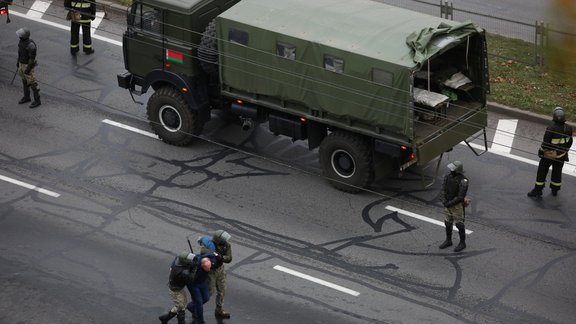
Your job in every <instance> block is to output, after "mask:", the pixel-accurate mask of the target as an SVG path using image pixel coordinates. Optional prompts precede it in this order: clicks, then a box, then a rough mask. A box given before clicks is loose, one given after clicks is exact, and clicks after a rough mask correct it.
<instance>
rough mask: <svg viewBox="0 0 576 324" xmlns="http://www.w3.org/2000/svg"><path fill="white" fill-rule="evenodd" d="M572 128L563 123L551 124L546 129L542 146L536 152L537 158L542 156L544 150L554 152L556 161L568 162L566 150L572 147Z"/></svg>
mask: <svg viewBox="0 0 576 324" xmlns="http://www.w3.org/2000/svg"><path fill="white" fill-rule="evenodd" d="M572 132H573V130H572V126H570V125H568V124H565V123H555V122H553V123H552V124H550V126H548V127H547V128H546V132H545V133H544V139H543V140H542V146H541V147H540V149H539V150H538V156H539V157H540V158H542V157H543V156H544V150H556V152H557V154H558V158H557V160H558V161H564V162H566V161H568V150H570V147H571V146H572Z"/></svg>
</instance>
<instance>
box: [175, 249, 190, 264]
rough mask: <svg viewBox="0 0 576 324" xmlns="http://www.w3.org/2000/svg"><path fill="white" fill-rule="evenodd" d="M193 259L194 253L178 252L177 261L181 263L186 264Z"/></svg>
mask: <svg viewBox="0 0 576 324" xmlns="http://www.w3.org/2000/svg"><path fill="white" fill-rule="evenodd" d="M193 259H194V254H193V253H190V252H187V251H183V252H181V253H180V254H178V262H179V263H180V264H182V265H186V264H190V263H192V260H193Z"/></svg>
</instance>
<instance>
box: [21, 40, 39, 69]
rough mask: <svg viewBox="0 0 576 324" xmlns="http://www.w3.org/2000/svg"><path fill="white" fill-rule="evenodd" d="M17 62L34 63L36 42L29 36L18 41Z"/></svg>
mask: <svg viewBox="0 0 576 324" xmlns="http://www.w3.org/2000/svg"><path fill="white" fill-rule="evenodd" d="M18 63H21V64H35V63H36V44H35V43H34V41H33V40H31V39H30V38H27V39H21V40H20V42H18Z"/></svg>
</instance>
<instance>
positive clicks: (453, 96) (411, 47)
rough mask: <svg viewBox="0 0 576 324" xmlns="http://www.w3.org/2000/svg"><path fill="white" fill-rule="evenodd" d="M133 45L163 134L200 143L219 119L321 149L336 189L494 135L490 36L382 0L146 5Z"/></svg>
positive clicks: (129, 46) (356, 186) (155, 0)
mask: <svg viewBox="0 0 576 324" xmlns="http://www.w3.org/2000/svg"><path fill="white" fill-rule="evenodd" d="M127 16H128V18H127V22H128V23H127V25H128V27H127V30H126V32H125V33H124V36H123V50H124V64H125V68H126V70H127V71H128V72H126V73H123V74H120V75H118V84H119V86H120V87H122V88H126V89H129V90H130V93H131V94H142V93H145V92H147V91H149V90H150V88H152V89H153V90H154V93H153V94H152V95H151V97H150V99H149V100H148V103H147V115H148V119H149V123H150V127H151V128H152V129H153V130H154V132H156V134H158V136H159V137H160V138H161V139H162V140H163V141H164V142H166V143H169V144H173V145H187V144H190V143H191V142H193V141H194V140H195V139H196V135H198V134H200V133H201V132H202V129H203V126H204V125H205V123H206V122H208V121H209V120H210V118H211V116H212V114H211V111H212V110H214V109H219V110H221V115H224V116H236V117H237V120H239V121H241V123H239V124H241V125H242V128H243V129H250V128H251V127H252V126H253V125H255V124H258V123H260V124H261V127H267V128H268V129H269V130H270V132H272V133H273V134H276V135H283V136H288V137H289V138H292V139H293V140H302V141H304V140H306V141H307V144H308V147H309V149H310V150H312V149H315V148H317V147H319V150H318V154H319V160H320V164H321V168H322V172H323V174H324V176H325V177H326V178H327V179H329V180H330V183H331V184H333V185H334V186H335V187H336V188H338V189H341V190H344V191H350V192H355V191H358V190H360V188H362V187H367V186H369V185H370V184H371V183H372V182H373V180H374V175H375V171H376V170H379V168H381V167H382V166H385V167H386V168H387V170H386V171H390V172H397V173H401V172H403V171H404V170H406V169H407V168H408V167H410V166H412V165H424V164H428V163H429V162H431V161H432V160H434V159H436V158H438V157H441V155H442V154H443V152H445V151H447V150H451V149H452V148H453V147H454V146H455V145H456V144H458V143H461V142H462V141H467V140H469V139H470V138H471V137H473V136H476V134H480V135H482V134H483V135H484V142H485V143H486V137H485V136H486V133H485V126H486V125H487V114H486V94H487V93H488V91H489V85H488V81H489V79H488V63H487V50H486V40H485V34H484V31H483V30H482V29H480V28H478V27H476V26H475V25H474V24H472V23H471V22H467V23H457V22H453V21H449V20H444V19H441V18H437V17H433V16H429V15H425V14H421V13H417V12H413V11H409V10H405V9H401V8H397V7H393V6H388V5H385V4H382V3H379V2H375V1H370V0H314V1H310V0H241V1H239V0H187V1H181V0H134V2H133V4H132V6H131V7H130V9H129V11H128V15H127Z"/></svg>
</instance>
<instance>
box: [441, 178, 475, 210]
mask: <svg viewBox="0 0 576 324" xmlns="http://www.w3.org/2000/svg"><path fill="white" fill-rule="evenodd" d="M467 192H468V178H466V177H465V176H464V175H463V174H462V173H458V172H450V173H448V174H447V175H446V176H445V177H444V181H443V182H442V190H441V192H440V200H441V201H442V204H443V205H444V207H446V208H449V207H453V206H456V205H458V204H461V203H463V202H464V197H466V193H467Z"/></svg>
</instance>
